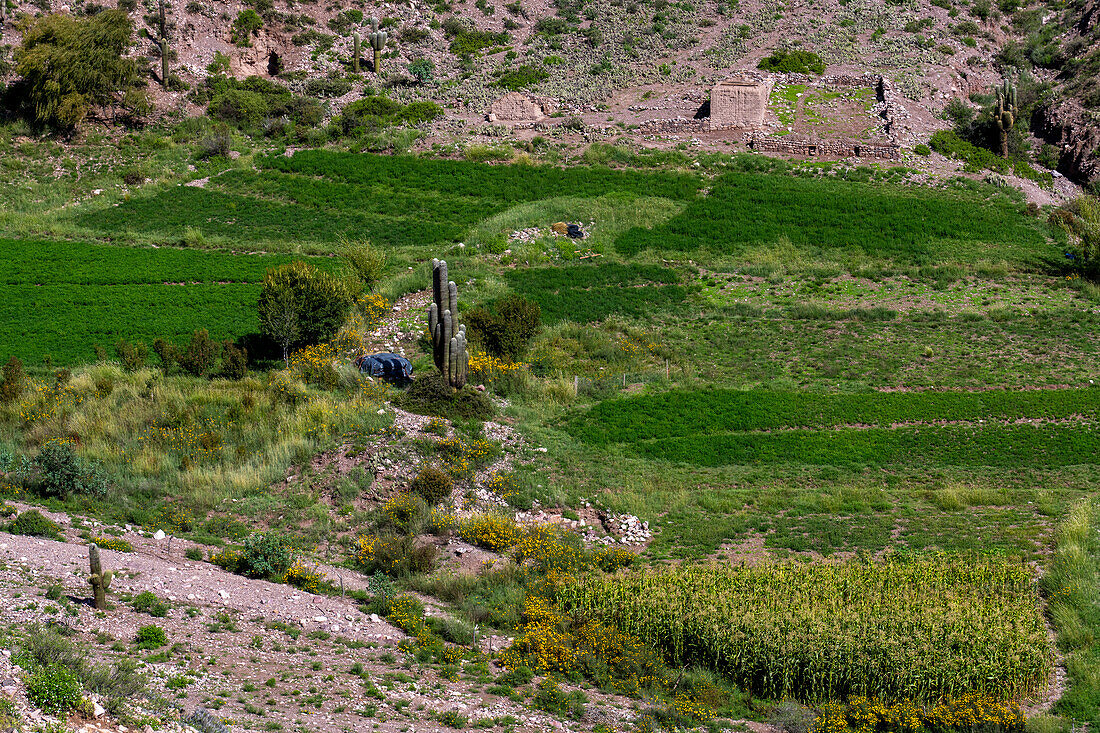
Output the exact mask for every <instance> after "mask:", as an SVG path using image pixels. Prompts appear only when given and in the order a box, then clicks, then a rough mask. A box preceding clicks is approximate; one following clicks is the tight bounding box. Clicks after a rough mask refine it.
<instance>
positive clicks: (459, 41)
mask: <svg viewBox="0 0 1100 733" xmlns="http://www.w3.org/2000/svg"><path fill="white" fill-rule="evenodd" d="M509 40H510V37H509V36H508V34H507V33H504V32H502V33H493V32H492V31H463V32H461V33H459V34H458V35H456V36H455V37H454V38H452V39H451V53H453V54H454V55H456V56H471V55H473V54H475V53H477V52H478V51H481V50H482V49H485V48H491V47H493V46H504V45H506V44H507V43H508V41H509Z"/></svg>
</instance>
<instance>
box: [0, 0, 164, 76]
mask: <svg viewBox="0 0 1100 733" xmlns="http://www.w3.org/2000/svg"><path fill="white" fill-rule="evenodd" d="M5 1H6V0H0V3H3V2H5ZM166 5H167V0H160V3H159V6H160V17H159V19H158V22H159V25H160V41H159V42H158V43H157V46H158V47H159V48H160V85H161V86H162V87H164V88H165V89H167V88H168V50H169V49H168V9H167V8H166V7H165V6H166Z"/></svg>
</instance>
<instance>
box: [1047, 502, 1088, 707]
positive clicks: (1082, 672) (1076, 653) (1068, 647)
mask: <svg viewBox="0 0 1100 733" xmlns="http://www.w3.org/2000/svg"><path fill="white" fill-rule="evenodd" d="M1042 584H1043V589H1044V591H1046V594H1047V598H1048V603H1049V607H1050V617H1051V619H1052V621H1053V623H1054V628H1055V630H1056V631H1057V632H1058V646H1059V648H1060V649H1061V650H1062V652H1063V653H1064V654H1065V665H1066V671H1067V672H1068V673H1069V689H1068V690H1067V691H1066V692H1065V693H1064V694H1063V695H1062V697H1061V699H1060V700H1059V701H1058V702H1057V703H1056V705H1055V711H1056V712H1058V713H1060V714H1062V715H1064V716H1066V717H1069V718H1072V719H1074V720H1076V721H1077V722H1078V723H1088V724H1089V725H1090V726H1096V725H1098V724H1100V673H1098V671H1097V670H1100V504H1097V502H1096V500H1095V499H1092V500H1089V499H1085V500H1082V501H1081V502H1080V503H1079V504H1077V506H1075V507H1074V508H1073V509H1072V510H1071V511H1070V513H1069V514H1068V516H1067V517H1066V519H1065V521H1063V523H1062V525H1061V527H1059V530H1058V536H1057V542H1056V544H1055V550H1054V555H1053V557H1052V558H1051V560H1050V563H1049V568H1048V571H1047V574H1046V575H1045V576H1044V577H1043V581H1042Z"/></svg>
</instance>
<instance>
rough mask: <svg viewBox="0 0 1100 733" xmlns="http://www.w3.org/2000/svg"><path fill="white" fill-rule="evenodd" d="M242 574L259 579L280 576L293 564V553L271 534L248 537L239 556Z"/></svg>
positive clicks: (284, 543) (278, 538) (281, 540)
mask: <svg viewBox="0 0 1100 733" xmlns="http://www.w3.org/2000/svg"><path fill="white" fill-rule="evenodd" d="M241 560H242V572H244V573H245V574H246V575H252V576H255V577H259V578H267V577H274V576H277V575H282V574H283V573H285V572H286V571H287V570H289V569H290V566H291V565H293V564H294V551H293V550H292V549H291V548H290V546H289V545H287V544H286V542H284V541H283V539H282V538H281V537H279V536H278V535H277V534H275V533H273V532H268V533H266V534H261V533H257V534H253V535H249V536H248V537H247V538H246V539H245V541H244V552H243V554H242V556H241Z"/></svg>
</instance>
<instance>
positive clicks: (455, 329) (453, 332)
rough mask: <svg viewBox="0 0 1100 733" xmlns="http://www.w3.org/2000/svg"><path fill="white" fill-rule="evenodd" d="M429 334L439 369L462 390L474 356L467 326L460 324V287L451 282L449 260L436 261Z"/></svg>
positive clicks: (433, 261)
mask: <svg viewBox="0 0 1100 733" xmlns="http://www.w3.org/2000/svg"><path fill="white" fill-rule="evenodd" d="M428 330H429V331H430V332H431V334H432V358H433V359H434V360H435V366H436V369H438V370H439V373H440V374H442V375H443V380H444V381H445V382H447V384H449V385H451V387H453V388H454V389H461V388H462V387H463V386H465V384H466V379H467V377H468V376H469V373H470V353H469V351H468V350H467V348H466V345H467V344H466V326H464V325H460V324H459V323H458V286H457V285H455V284H454V282H452V281H449V280H448V279H447V262H446V261H445V260H435V259H433V260H432V304H431V306H430V307H429V308H428Z"/></svg>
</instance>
